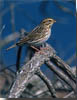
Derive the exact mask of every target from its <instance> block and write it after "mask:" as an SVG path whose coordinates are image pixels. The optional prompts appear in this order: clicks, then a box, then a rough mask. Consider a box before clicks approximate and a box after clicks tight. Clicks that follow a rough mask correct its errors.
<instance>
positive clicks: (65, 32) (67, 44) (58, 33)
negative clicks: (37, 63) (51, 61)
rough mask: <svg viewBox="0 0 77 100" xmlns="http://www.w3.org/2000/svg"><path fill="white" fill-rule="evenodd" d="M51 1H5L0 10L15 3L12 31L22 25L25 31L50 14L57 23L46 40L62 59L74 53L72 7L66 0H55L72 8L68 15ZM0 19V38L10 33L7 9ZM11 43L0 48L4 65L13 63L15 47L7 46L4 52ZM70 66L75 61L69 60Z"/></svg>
mask: <svg viewBox="0 0 77 100" xmlns="http://www.w3.org/2000/svg"><path fill="white" fill-rule="evenodd" d="M53 1H54V0H19V1H18V0H12V1H9V0H5V1H4V3H3V7H2V9H1V10H0V12H2V11H3V10H5V9H7V8H9V6H10V4H12V3H13V4H14V5H15V8H14V18H15V31H19V30H20V29H21V28H24V29H26V31H28V32H29V31H31V30H32V29H33V28H34V27H35V26H37V25H38V24H39V23H40V22H41V20H43V19H44V18H47V17H51V18H53V19H55V20H56V21H57V22H56V23H55V24H54V25H53V27H52V35H51V37H50V39H49V40H48V43H49V44H51V45H52V46H53V48H55V50H56V51H57V54H58V55H59V56H60V57H61V58H62V59H63V60H65V61H66V60H68V59H69V58H70V57H71V56H72V55H73V54H74V53H75V52H76V16H75V11H76V10H75V9H76V8H75V5H74V4H73V3H70V2H67V0H66V1H65V2H60V1H61V0H58V1H59V4H60V5H62V6H64V7H67V8H69V9H70V10H71V11H72V14H71V13H67V12H64V11H62V10H61V9H60V8H58V6H56V4H55V2H53ZM2 21H3V22H2V25H6V26H5V29H4V31H3V33H2V38H3V39H4V38H5V37H7V36H8V35H9V34H11V33H12V25H11V12H10V10H8V11H7V13H5V14H4V16H3V17H2ZM12 44H14V42H12V43H9V44H8V45H6V46H5V47H4V48H3V50H2V53H3V59H4V63H5V65H6V66H8V65H11V64H15V63H16V51H15V48H14V49H11V50H10V51H8V52H7V53H6V52H5V50H4V49H5V48H7V47H9V46H10V45H12ZM24 48H25V47H24ZM24 48H23V52H22V58H21V62H23V60H24V57H25V49H24ZM17 49H18V48H16V50H17ZM74 65H75V61H73V62H72V64H71V66H74ZM14 68H15V67H12V69H14ZM45 70H46V69H45V68H44V71H45Z"/></svg>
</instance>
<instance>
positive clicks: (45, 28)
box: [7, 18, 56, 50]
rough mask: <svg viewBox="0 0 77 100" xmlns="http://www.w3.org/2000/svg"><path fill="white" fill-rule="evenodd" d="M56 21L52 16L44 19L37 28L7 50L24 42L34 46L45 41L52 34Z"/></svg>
mask: <svg viewBox="0 0 77 100" xmlns="http://www.w3.org/2000/svg"><path fill="white" fill-rule="evenodd" d="M55 22H56V21H55V20H54V19H51V18H46V19H44V20H43V21H42V22H41V23H40V24H39V25H38V26H37V27H36V28H34V29H33V30H32V31H31V32H29V34H28V35H26V36H24V37H23V38H22V39H20V40H19V41H18V42H17V43H16V44H14V45H12V46H11V47H9V48H7V50H9V49H11V48H14V47H16V46H22V45H23V44H29V45H30V46H32V47H37V46H39V45H41V44H43V43H45V42H46V41H47V40H48V38H49V37H50V35H51V27H52V25H53V24H54V23H55Z"/></svg>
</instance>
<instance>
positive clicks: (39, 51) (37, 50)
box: [31, 46, 45, 54]
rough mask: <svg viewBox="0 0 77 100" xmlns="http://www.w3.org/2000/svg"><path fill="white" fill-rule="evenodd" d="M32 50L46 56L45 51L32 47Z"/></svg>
mask: <svg viewBox="0 0 77 100" xmlns="http://www.w3.org/2000/svg"><path fill="white" fill-rule="evenodd" d="M31 48H33V49H35V50H36V53H37V52H38V53H40V54H45V53H44V52H43V51H41V49H40V50H39V49H38V48H36V47H34V46H31Z"/></svg>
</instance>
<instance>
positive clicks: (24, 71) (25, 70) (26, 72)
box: [9, 46, 55, 98]
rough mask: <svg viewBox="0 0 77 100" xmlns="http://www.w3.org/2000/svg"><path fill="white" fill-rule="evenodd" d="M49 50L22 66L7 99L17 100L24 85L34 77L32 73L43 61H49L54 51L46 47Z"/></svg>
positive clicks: (38, 54) (36, 55)
mask: <svg viewBox="0 0 77 100" xmlns="http://www.w3.org/2000/svg"><path fill="white" fill-rule="evenodd" d="M47 47H48V48H49V50H45V51H44V52H45V55H44V54H43V55H41V54H40V53H36V54H35V55H34V57H32V59H31V60H30V61H29V62H28V63H27V64H25V65H24V66H22V68H21V69H20V72H19V73H18V74H17V76H16V79H15V82H14V84H13V86H12V88H11V90H10V94H9V98H17V97H19V96H20V95H21V93H22V91H23V90H24V89H25V85H27V84H28V81H29V79H30V78H31V77H32V76H33V75H34V73H35V72H36V71H37V70H38V67H40V66H41V65H42V64H44V62H45V61H47V60H48V59H49V57H51V56H53V55H54V53H55V50H54V49H53V48H51V47H50V46H47Z"/></svg>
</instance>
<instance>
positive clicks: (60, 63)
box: [52, 55, 76, 83]
mask: <svg viewBox="0 0 77 100" xmlns="http://www.w3.org/2000/svg"><path fill="white" fill-rule="evenodd" d="M52 59H53V61H54V63H55V64H56V65H57V67H59V68H60V69H61V70H63V71H64V72H65V73H66V74H67V75H68V76H69V78H71V79H72V80H73V81H74V82H75V83H76V78H75V75H74V73H73V72H72V69H71V67H70V66H69V65H68V64H66V63H65V62H64V61H63V60H62V59H61V58H60V57H58V56H57V55H54V56H53V58H52Z"/></svg>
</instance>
